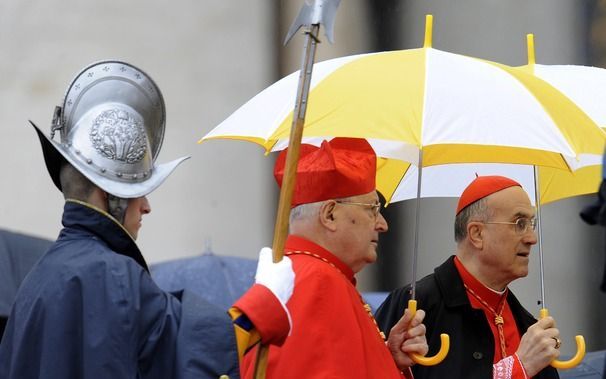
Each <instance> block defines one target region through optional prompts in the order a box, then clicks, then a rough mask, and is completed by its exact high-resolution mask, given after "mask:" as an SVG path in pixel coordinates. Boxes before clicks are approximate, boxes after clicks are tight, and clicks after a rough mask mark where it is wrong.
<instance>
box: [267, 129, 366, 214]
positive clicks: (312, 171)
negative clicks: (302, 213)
mask: <svg viewBox="0 0 606 379" xmlns="http://www.w3.org/2000/svg"><path fill="white" fill-rule="evenodd" d="M285 164H286V150H283V151H282V152H280V155H279V156H278V159H277V161H276V166H275V168H274V176H275V177H276V181H277V182H278V185H279V186H280V187H281V186H282V178H283V177H284V168H285V167H284V166H285ZM376 170H377V157H376V155H375V152H374V150H373V149H372V147H371V146H370V144H369V143H368V142H367V141H366V140H365V139H360V138H334V139H332V140H331V141H330V142H327V141H323V142H322V145H321V146H320V147H316V146H313V145H309V144H301V150H300V155H299V163H298V165H297V177H296V179H295V189H294V193H293V200H292V207H296V206H297V205H301V204H307V203H315V202H317V201H323V200H329V199H339V198H343V197H349V196H356V195H362V194H365V193H369V192H371V191H373V190H374V189H375V175H376Z"/></svg>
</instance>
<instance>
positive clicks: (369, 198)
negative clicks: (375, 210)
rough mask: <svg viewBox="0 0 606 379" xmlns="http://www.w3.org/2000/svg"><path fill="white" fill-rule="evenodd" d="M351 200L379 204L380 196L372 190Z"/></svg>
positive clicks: (352, 197)
mask: <svg viewBox="0 0 606 379" xmlns="http://www.w3.org/2000/svg"><path fill="white" fill-rule="evenodd" d="M350 198H351V199H355V200H357V201H360V202H364V203H377V202H379V194H378V193H377V191H376V190H372V191H370V192H368V193H365V194H362V195H356V196H351V197H350Z"/></svg>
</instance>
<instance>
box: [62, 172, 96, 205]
mask: <svg viewBox="0 0 606 379" xmlns="http://www.w3.org/2000/svg"><path fill="white" fill-rule="evenodd" d="M59 181H60V182H61V192H63V197H64V198H65V199H75V200H80V201H87V200H88V198H89V196H90V195H91V193H92V192H93V191H94V189H95V188H96V186H95V185H94V184H93V183H92V182H91V181H90V180H88V179H87V178H86V177H85V176H84V175H82V174H81V173H80V172H79V171H78V170H76V169H75V168H74V166H72V165H71V164H69V163H65V164H63V166H61V171H60V172H59Z"/></svg>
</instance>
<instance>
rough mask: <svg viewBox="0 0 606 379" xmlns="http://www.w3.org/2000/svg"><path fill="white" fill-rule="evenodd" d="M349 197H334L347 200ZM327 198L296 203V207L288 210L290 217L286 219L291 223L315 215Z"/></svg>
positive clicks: (308, 218)
mask: <svg viewBox="0 0 606 379" xmlns="http://www.w3.org/2000/svg"><path fill="white" fill-rule="evenodd" d="M350 199H351V197H344V198H340V199H334V200H335V201H349V200H350ZM326 201H327V200H322V201H316V202H315V203H307V204H301V205H297V206H296V207H294V208H292V209H291V210H290V218H289V219H288V223H289V224H290V225H292V224H293V223H294V222H297V221H306V220H310V219H311V218H312V217H314V216H317V215H318V212H319V211H320V207H321V206H322V204H324V202H326Z"/></svg>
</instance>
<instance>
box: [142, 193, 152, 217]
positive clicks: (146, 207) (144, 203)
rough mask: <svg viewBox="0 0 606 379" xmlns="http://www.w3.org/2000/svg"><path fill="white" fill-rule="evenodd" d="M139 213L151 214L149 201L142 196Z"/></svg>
mask: <svg viewBox="0 0 606 379" xmlns="http://www.w3.org/2000/svg"><path fill="white" fill-rule="evenodd" d="M141 213H142V214H148V213H151V205H149V200H148V199H147V196H143V201H142V202H141Z"/></svg>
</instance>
